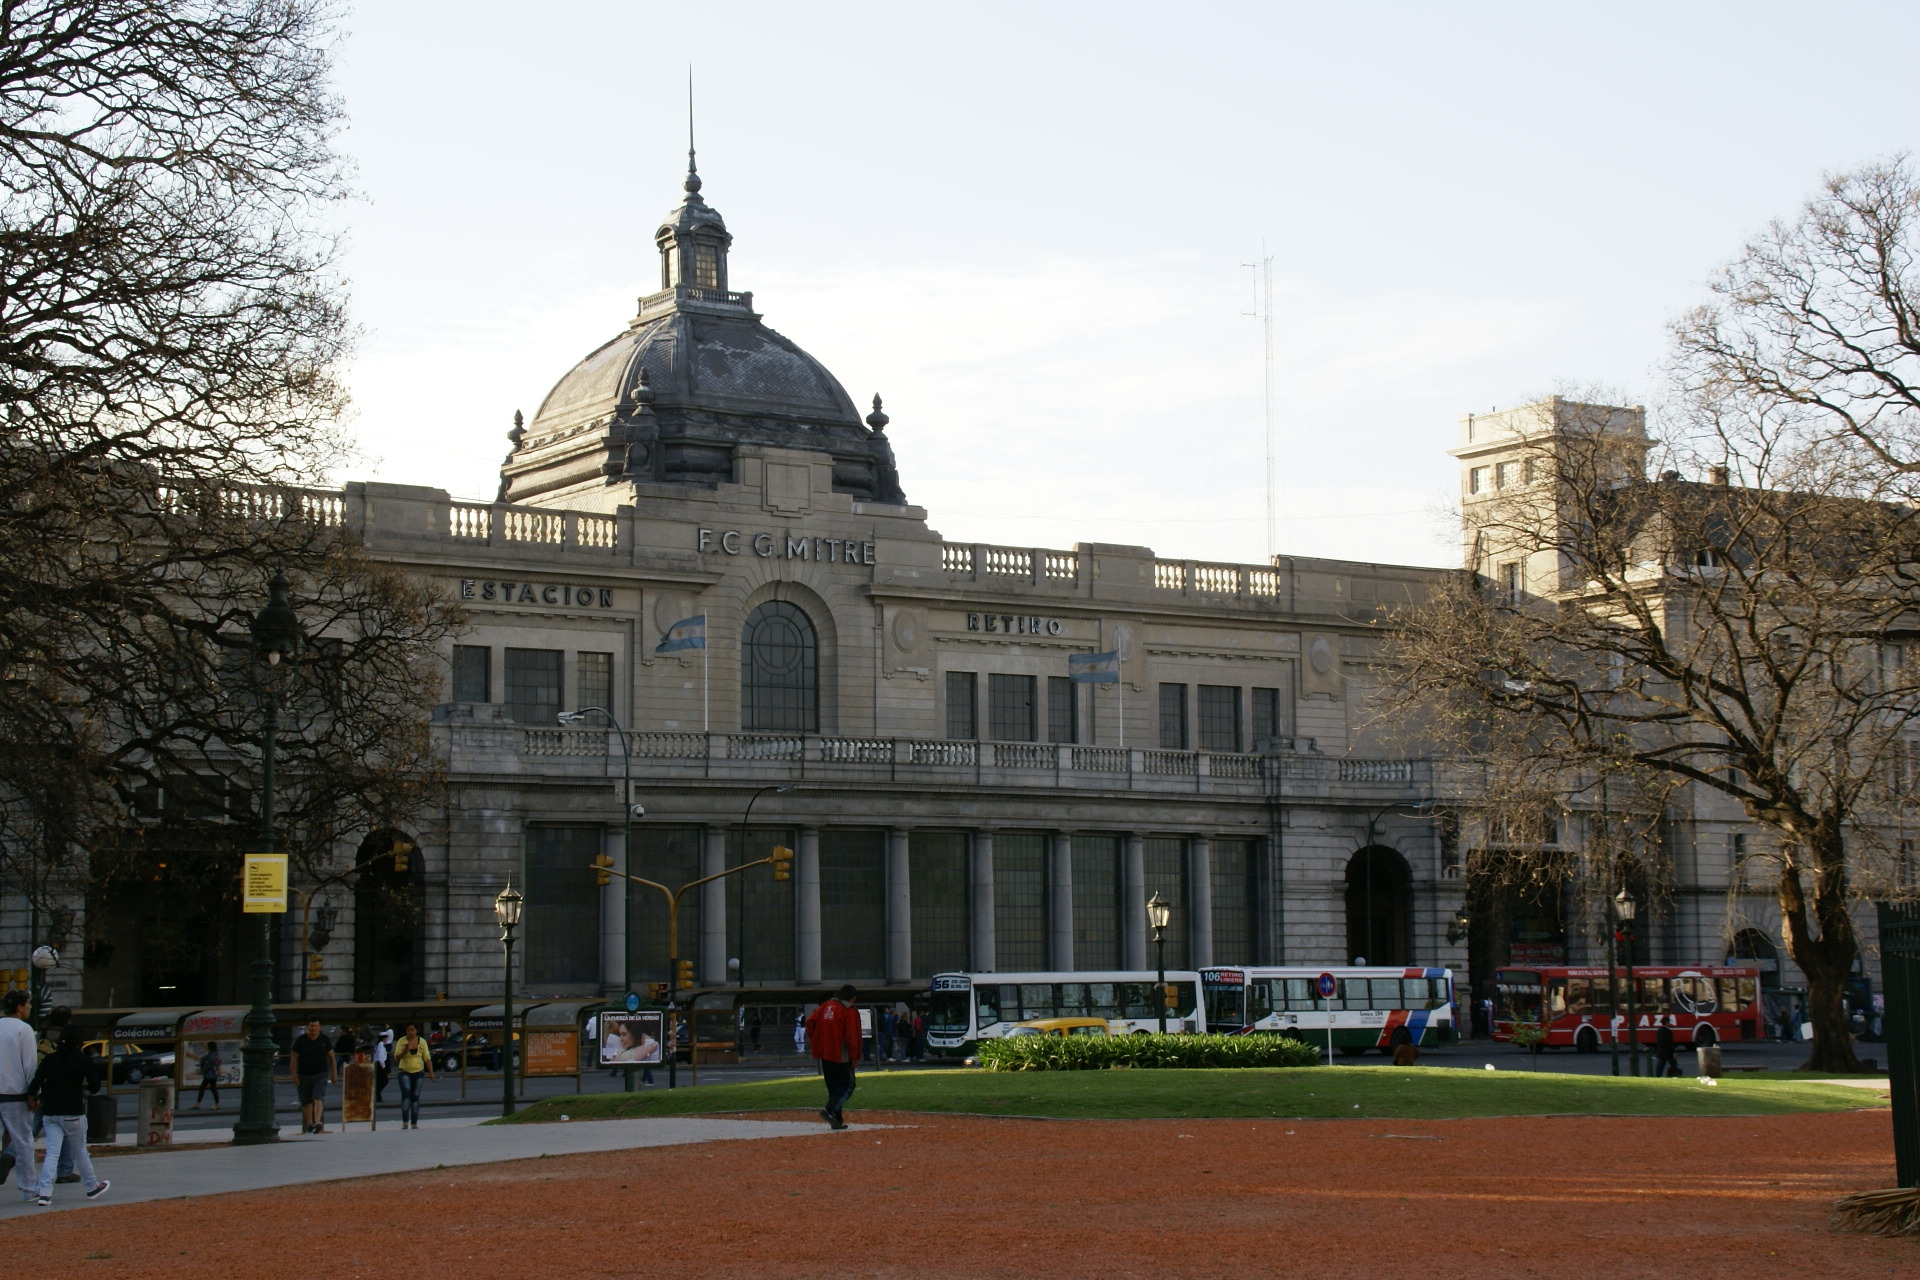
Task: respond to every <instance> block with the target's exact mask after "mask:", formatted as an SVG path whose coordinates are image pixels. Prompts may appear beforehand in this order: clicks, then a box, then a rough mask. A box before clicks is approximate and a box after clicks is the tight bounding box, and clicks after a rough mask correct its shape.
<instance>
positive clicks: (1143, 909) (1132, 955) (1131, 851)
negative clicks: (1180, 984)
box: [1120, 832, 1148, 970]
mask: <svg viewBox="0 0 1920 1280" xmlns="http://www.w3.org/2000/svg"><path fill="white" fill-rule="evenodd" d="M1120 960H1121V963H1120V967H1121V968H1122V969H1136V970H1138V969H1145V968H1147V967H1148V965H1147V841H1146V837H1144V836H1142V835H1141V834H1140V833H1139V832H1133V833H1131V834H1129V835H1128V836H1127V844H1126V852H1125V853H1124V854H1123V855H1122V857H1121V862H1120Z"/></svg>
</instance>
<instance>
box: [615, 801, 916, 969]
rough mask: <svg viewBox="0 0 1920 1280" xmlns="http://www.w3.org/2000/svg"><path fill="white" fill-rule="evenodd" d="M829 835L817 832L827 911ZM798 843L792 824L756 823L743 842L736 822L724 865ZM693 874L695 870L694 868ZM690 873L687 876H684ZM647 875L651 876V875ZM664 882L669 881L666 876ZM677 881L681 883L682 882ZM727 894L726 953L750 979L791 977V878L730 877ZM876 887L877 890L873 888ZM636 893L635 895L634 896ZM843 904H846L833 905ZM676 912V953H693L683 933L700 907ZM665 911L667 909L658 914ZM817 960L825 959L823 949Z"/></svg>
mask: <svg viewBox="0 0 1920 1280" xmlns="http://www.w3.org/2000/svg"><path fill="white" fill-rule="evenodd" d="M827 834H828V833H826V832H824V831H823V832H821V833H820V861H821V868H820V877H821V884H820V900H821V905H820V909H821V911H822V912H823V913H824V912H825V911H826V909H827V908H826V899H827V894H828V888H827V884H826V876H827V871H826V861H827V843H828V841H827ZM799 842H800V837H799V833H798V832H796V831H794V830H793V828H791V827H754V828H753V829H752V830H751V831H749V832H748V833H747V839H746V840H745V841H744V842H743V841H742V840H741V838H740V828H739V827H738V826H737V825H735V826H732V827H729V828H728V829H727V865H728V866H730V867H735V866H739V865H740V864H741V863H743V862H755V861H758V860H759V859H761V858H765V857H767V856H769V855H770V854H772V853H773V850H774V846H775V845H785V846H786V847H787V848H789V849H792V848H795V847H796V846H798V844H799ZM696 874H697V873H696ZM691 878H692V877H691V876H689V877H688V879H691ZM649 879H651V877H649ZM663 883H672V882H671V881H666V882H663ZM681 883H683V884H684V883H685V881H682V882H681ZM725 884H726V888H725V891H724V892H725V893H726V895H727V938H728V940H729V943H728V950H727V955H728V956H729V957H734V956H737V957H739V960H740V968H741V970H742V972H743V975H744V976H745V978H746V980H747V981H748V982H792V981H793V979H794V972H793V884H794V882H793V881H792V880H791V879H788V880H775V879H774V878H773V877H772V876H770V875H757V876H756V875H751V874H749V875H744V876H728V877H727V878H726V881H725ZM843 887H844V886H843V885H842V884H841V883H840V882H839V881H838V880H837V879H836V881H835V888H834V889H833V892H834V893H836V894H838V893H839V892H840V891H841V888H843ZM699 892H701V893H712V892H715V890H714V889H711V888H709V889H702V890H700V891H699ZM874 892H876V893H877V892H880V890H877V889H876V890H874ZM634 896H635V897H638V896H639V895H638V894H635V895H634ZM647 896H648V897H650V898H658V897H659V896H660V895H659V894H657V893H649V894H648V895H647ZM837 905H840V906H844V905H845V904H844V903H842V904H837ZM684 910H685V914H683V915H682V916H681V917H680V927H681V929H682V933H681V934H680V939H681V941H680V954H681V955H683V956H688V955H697V954H698V952H697V951H696V950H695V947H696V946H697V944H696V943H693V942H689V941H688V940H687V934H686V932H685V930H686V928H687V926H688V921H689V919H698V918H699V913H698V910H697V909H696V908H694V907H692V906H691V905H689V906H688V907H686V908H685V909H684ZM661 914H662V915H663V916H664V915H665V912H664V911H663V912H662V913H661ZM821 960H822V962H823V963H825V962H826V954H825V951H824V949H823V950H822V954H821Z"/></svg>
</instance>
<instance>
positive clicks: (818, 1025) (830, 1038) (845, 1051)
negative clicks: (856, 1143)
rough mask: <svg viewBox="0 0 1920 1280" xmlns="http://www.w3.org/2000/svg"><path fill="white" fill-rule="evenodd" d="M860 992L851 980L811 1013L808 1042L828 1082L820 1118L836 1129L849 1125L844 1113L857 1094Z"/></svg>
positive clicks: (821, 1072) (808, 1017) (808, 1021)
mask: <svg viewBox="0 0 1920 1280" xmlns="http://www.w3.org/2000/svg"><path fill="white" fill-rule="evenodd" d="M856 994H857V993H856V992H855V991H854V989H853V985H852V984H851V983H849V984H848V985H846V986H844V987H841V988H840V990H839V991H837V992H835V993H834V996H833V998H832V999H829V1000H824V1001H822V1002H821V1003H820V1005H819V1007H818V1008H816V1009H815V1010H814V1011H813V1012H812V1013H810V1014H808V1015H807V1045H808V1047H809V1048H810V1049H811V1050H812V1051H813V1056H814V1058H815V1060H816V1061H818V1062H819V1063H820V1074H821V1076H822V1077H823V1078H824V1079H825V1080H826V1082H827V1105H826V1106H824V1107H822V1108H821V1109H820V1118H821V1119H822V1120H825V1121H826V1122H827V1123H828V1124H829V1125H831V1126H832V1127H833V1128H835V1129H844V1128H846V1127H847V1122H846V1120H845V1119H843V1118H842V1117H841V1114H840V1113H841V1109H842V1108H844V1107H845V1106H846V1105H847V1099H848V1098H851V1097H852V1096H853V1068H854V1064H855V1063H857V1062H859V1061H860V1011H859V1010H858V1009H855V1008H854V1007H853V1000H854V996H855V995H856Z"/></svg>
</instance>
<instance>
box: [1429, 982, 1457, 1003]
mask: <svg viewBox="0 0 1920 1280" xmlns="http://www.w3.org/2000/svg"><path fill="white" fill-rule="evenodd" d="M1427 981H1428V982H1430V983H1432V984H1433V994H1432V995H1430V996H1428V997H1427V1008H1429V1009H1444V1008H1446V1007H1447V1005H1448V1004H1449V1003H1450V1002H1451V1001H1452V999H1453V993H1452V992H1451V991H1449V990H1447V986H1448V983H1447V980H1446V979H1445V978H1428V979H1427Z"/></svg>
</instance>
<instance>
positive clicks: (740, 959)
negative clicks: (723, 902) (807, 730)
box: [733, 782, 794, 987]
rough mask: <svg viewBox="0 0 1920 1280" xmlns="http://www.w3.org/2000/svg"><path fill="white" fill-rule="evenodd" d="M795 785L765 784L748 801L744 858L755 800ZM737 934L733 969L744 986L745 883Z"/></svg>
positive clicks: (743, 828) (744, 817)
mask: <svg viewBox="0 0 1920 1280" xmlns="http://www.w3.org/2000/svg"><path fill="white" fill-rule="evenodd" d="M793 785H794V784H793V783H791V782H781V783H773V784H770V785H768V786H764V787H762V788H760V789H759V790H758V791H756V792H754V793H753V796H752V797H751V798H750V799H749V800H748V801H747V811H746V812H745V813H744V814H742V815H740V856H741V857H743V858H744V857H746V856H747V823H749V822H751V821H752V820H753V805H754V802H755V801H757V800H758V799H759V798H760V797H761V796H763V795H765V794H767V792H769V791H771V792H773V793H774V794H776V795H785V794H786V793H787V792H789V791H791V790H793ZM737 936H738V939H739V941H738V942H737V943H736V944H735V945H736V946H737V947H738V951H737V952H736V955H735V959H734V962H733V970H734V973H735V974H736V976H737V977H738V979H739V981H738V982H737V984H736V985H738V986H742V987H744V986H746V985H747V887H746V885H745V884H742V885H741V886H740V910H739V913H738V935H737Z"/></svg>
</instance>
